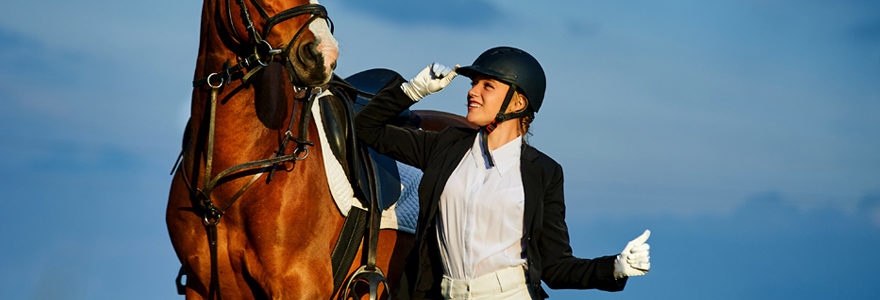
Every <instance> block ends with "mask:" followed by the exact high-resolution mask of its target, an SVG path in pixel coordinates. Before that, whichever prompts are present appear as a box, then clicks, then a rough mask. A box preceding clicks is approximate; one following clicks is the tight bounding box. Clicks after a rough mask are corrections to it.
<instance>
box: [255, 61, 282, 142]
mask: <svg viewBox="0 0 880 300" xmlns="http://www.w3.org/2000/svg"><path fill="white" fill-rule="evenodd" d="M284 72H285V70H284V66H283V65H282V64H281V63H279V62H274V61H273V62H271V63H269V65H268V66H266V67H264V68H263V69H262V70H260V71H259V72H257V74H255V75H254V77H253V79H252V80H251V82H253V87H254V107H255V108H256V110H257V118H259V119H260V121H261V122H263V125H265V126H266V127H267V128H271V129H281V128H282V127H284V118H286V117H287V100H286V99H287V94H286V91H288V90H290V89H291V88H290V87H289V86H290V81H288V80H287V76H286V75H285V74H284Z"/></svg>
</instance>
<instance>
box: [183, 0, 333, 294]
mask: <svg viewBox="0 0 880 300" xmlns="http://www.w3.org/2000/svg"><path fill="white" fill-rule="evenodd" d="M225 1H226V17H227V18H228V21H229V24H228V26H230V27H231V28H230V30H228V31H230V32H231V35H232V37H233V39H235V40H237V41H238V42H239V43H241V44H242V45H246V46H250V47H252V49H253V52H252V54H249V55H247V57H244V58H241V57H242V55H241V54H237V55H239V60H238V62H237V63H235V64H234V65H233V64H231V63H230V62H229V61H228V60H227V61H226V63H225V64H224V67H223V70H222V71H220V72H216V73H210V74H209V75H207V76H205V77H203V78H200V79H196V80H194V81H193V87H194V88H205V87H207V88H210V103H209V105H210V107H209V111H208V124H207V125H208V132H207V140H206V149H205V170H204V179H203V182H204V186H202V187H201V188H200V187H197V186H195V185H194V184H192V183H191V182H190V180H189V179H188V178H189V176H188V175H187V174H186V168H185V167H184V165H185V164H183V163H180V159H181V158H182V157H183V155H184V153H185V152H186V151H183V152H181V155H180V157H178V162H176V163H175V165H176V166H177V167H176V169H179V170H180V173H181V176H182V177H183V181H184V183H185V184H186V187H187V189H188V190H189V191H190V194H191V195H192V197H193V198H194V199H198V200H199V201H198V204H199V206H200V207H197V210H198V212H197V213H199V214H200V215H201V217H202V223H203V225H204V226H205V230H206V233H207V235H208V246H209V251H210V256H211V282H210V286H209V288H208V298H209V299H220V292H219V291H220V289H219V288H220V282H219V278H218V275H219V271H218V264H217V224H218V223H219V222H220V219H221V217H222V216H223V214H224V213H225V211H226V209H227V208H229V207H230V206H232V204H233V203H235V201H236V200H238V199H239V198H240V197H241V195H242V194H244V192H245V191H246V190H247V189H248V188H250V187H251V186H252V185H253V184H254V183H255V182H256V181H257V180H258V179H259V178H260V177H262V175H263V174H265V173H269V175H268V178H267V182H268V181H269V180H271V179H272V175H273V174H274V172H275V170H276V169H278V167H279V165H281V164H284V163H287V162H291V163H293V164H294V165H295V163H296V161H299V160H303V159H306V158H307V157H308V155H309V151H308V146H314V143H312V142H310V141H308V125H309V120H310V111H311V105H312V103H313V102H314V99H315V97H316V96H317V95H318V94H320V93H321V91H322V89H321V88H313V87H304V88H298V87H296V86H294V89H295V90H296V91H297V94H298V95H299V94H303V92H304V94H305V96H303V97H301V98H299V97H297V98H296V101H295V102H294V107H293V110H292V111H293V112H296V106H297V103H298V102H303V107H302V109H301V110H300V116H299V136H298V137H294V135H293V132H292V131H293V126H294V120H295V119H296V118H294V116H292V115H291V116H290V122H289V124H288V129H287V131H286V132H285V133H284V135H285V137H284V139H282V140H281V142H280V143H279V149H278V151H276V152H275V153H274V155H273V157H271V158H267V159H262V160H257V161H252V162H247V163H242V164H238V165H235V166H232V167H229V168H227V169H225V170H223V171H221V172H220V173H218V174H217V175H215V176H211V172H212V170H211V168H212V164H213V156H214V127H215V125H216V124H215V120H216V108H217V96H218V93H219V91H220V89H221V88H222V87H223V86H224V85H225V84H227V83H231V82H232V81H236V80H241V81H242V85H241V86H239V87H238V88H236V90H235V91H237V90H239V89H240V88H242V87H243V86H245V84H246V83H247V82H248V80H249V79H250V78H251V77H252V76H253V75H254V74H256V73H257V72H259V71H260V70H262V69H263V68H265V67H267V66H269V63H270V62H272V61H274V60H275V58H276V57H277V56H279V55H281V56H282V57H283V60H284V61H283V63H284V65H285V67H286V69H287V72H288V75H289V77H291V78H292V76H293V75H292V72H293V71H294V70H293V65H292V62H291V61H290V56H289V55H288V54H289V53H290V51H291V49H292V48H293V44H295V42H296V40H297V39H298V38H299V37H300V35H301V34H302V32H303V30H304V29H305V28H307V27H308V26H309V25H310V24H311V23H312V22H313V21H315V20H316V19H319V18H323V19H325V20H327V22H328V23H329V24H330V28H331V29H330V30H331V32H332V30H333V29H332V24H333V23H332V22H331V21H330V19H329V17H328V16H327V10H326V8H324V6H321V5H319V4H312V3H310V4H304V5H300V6H296V7H293V8H290V9H287V10H284V11H282V12H280V13H278V14H276V15H275V16H272V17H269V16H268V14H267V13H266V10H265V9H264V8H263V7H262V6H260V5H259V3H257V2H256V0H250V2H251V3H252V4H253V5H254V6H255V7H256V8H257V11H258V12H259V14H260V15H261V16H262V17H263V19H265V20H266V24H265V25H264V27H263V30H262V32H259V31H257V29H256V26H254V22H253V21H252V20H251V17H250V13H249V12H248V8H247V5H246V4H245V2H244V0H236V1H237V2H238V5H239V7H240V8H241V15H242V19H243V20H244V25H245V28H246V29H247V31H248V39H249V40H250V41H251V42H244V41H246V40H245V39H242V38H241V36H240V35H239V34H238V33H237V32H236V30H235V28H234V27H235V26H233V18H232V8H231V7H230V6H229V0H225ZM306 14H308V15H311V17H310V18H309V20H308V21H306V22H305V23H303V25H302V26H301V27H300V28H299V30H297V32H296V34H295V35H294V36H293V37H292V38H291V39H290V41H289V42H288V44H287V46H286V47H284V49H283V50H282V49H277V48H274V47H273V46H272V45H271V43H269V42H268V41H267V40H265V39H264V38H263V37H265V36H267V35H268V34H269V33H270V32H271V30H272V28H273V27H274V26H275V25H277V24H280V23H282V22H284V21H287V20H289V19H292V18H294V17H297V16H300V15H306ZM218 23H223V22H218ZM297 55H299V54H298V53H297ZM290 141H292V142H294V143H296V144H297V145H296V148H295V149H294V151H293V154H285V153H286V150H287V146H288V142H290ZM193 153H195V152H193ZM193 161H194V162H195V161H196V157H193ZM292 168H293V167H291V168H290V169H292ZM290 169H289V170H290ZM248 174H253V175H251V178H250V180H249V181H248V182H247V183H246V184H244V185H243V186H242V187H241V188H240V189H239V190H238V191H237V192H236V193H235V194H234V195H233V196H232V197H231V198H230V199H229V200H228V201H227V202H226V203H225V204H224V205H222V206H217V205H215V203H214V202H213V201H212V198H211V193H212V191H213V190H214V188H216V187H217V186H218V185H220V184H222V183H225V182H229V180H231V179H232V178H237V177H241V176H246V175H248ZM196 182H198V180H196ZM194 205H195V204H194ZM184 274H185V272H184V270H183V268H181V271H180V272H179V273H178V277H177V286H178V293H180V292H181V290H182V289H185V287H184V284H183V283H182V277H183V275H184Z"/></svg>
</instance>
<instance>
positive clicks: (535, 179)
mask: <svg viewBox="0 0 880 300" xmlns="http://www.w3.org/2000/svg"><path fill="white" fill-rule="evenodd" d="M535 159H537V153H535V150H534V149H533V148H531V147H529V146H528V145H526V144H523V150H522V155H520V175H521V176H522V181H523V192H524V194H525V207H524V209H525V211H524V216H523V226H524V229H525V231H526V234H527V235H529V236H527V238H529V237H530V236H531V234H532V232H534V229H535V228H536V227H535V225H536V222H537V221H539V220H536V218H537V213H538V212H539V211H541V210H540V208H541V207H540V204H541V190H542V189H541V185H542V184H543V183H542V182H543V178H541V174H542V173H541V170H540V166H538V165H537V162H536V161H535Z"/></svg>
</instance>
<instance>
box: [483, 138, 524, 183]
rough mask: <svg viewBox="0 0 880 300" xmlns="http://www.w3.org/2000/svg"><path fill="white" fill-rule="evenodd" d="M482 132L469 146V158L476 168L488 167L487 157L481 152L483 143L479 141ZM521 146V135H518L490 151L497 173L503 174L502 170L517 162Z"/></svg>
mask: <svg viewBox="0 0 880 300" xmlns="http://www.w3.org/2000/svg"><path fill="white" fill-rule="evenodd" d="M482 134H483V132H482V131H480V132H479V133H477V136H476V137H475V138H474V144H473V146H471V151H470V152H471V153H470V155H471V160H472V161H473V162H474V167H476V168H478V169H480V168H481V169H490V168H491V167H490V166H489V158H488V157H486V155H485V154H483V143H481V142H480V139H481V138H482ZM521 148H522V136H521V135H520V136H518V137H516V138H515V139H513V140H512V141H510V142H507V144H504V145H502V146H501V147H498V149H495V150H492V151H490V152H491V153H492V158H494V159H495V169H496V170H497V171H498V172H499V174H504V171H506V170H508V168H510V167H512V166H515V165H516V164H517V163H518V162H519V158H520V154H521V151H520V149H521Z"/></svg>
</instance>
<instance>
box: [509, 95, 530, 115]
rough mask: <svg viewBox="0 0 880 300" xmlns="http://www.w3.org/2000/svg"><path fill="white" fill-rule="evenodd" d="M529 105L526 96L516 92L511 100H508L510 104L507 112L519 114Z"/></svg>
mask: <svg viewBox="0 0 880 300" xmlns="http://www.w3.org/2000/svg"><path fill="white" fill-rule="evenodd" d="M527 105H529V101H528V100H526V96H523V94H521V93H519V92H517V93H514V94H513V99H511V100H510V104H508V106H509V107H508V109H507V111H508V112H519V111H522V110H524V109H526V106H527Z"/></svg>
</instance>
